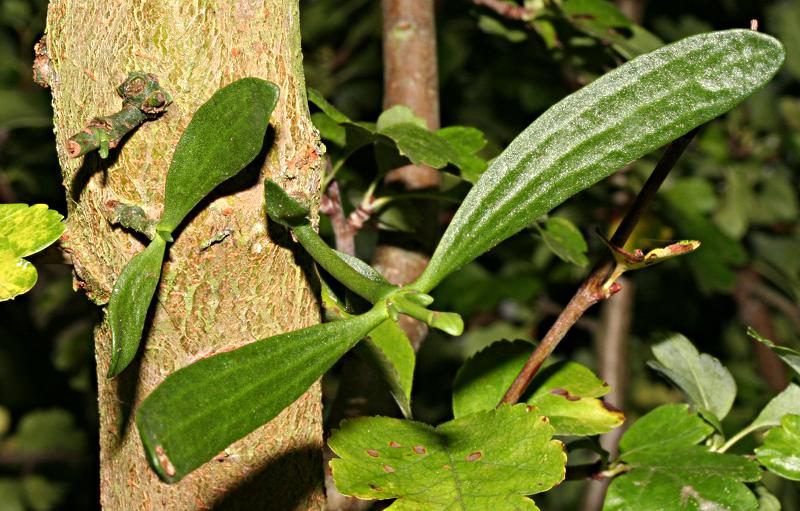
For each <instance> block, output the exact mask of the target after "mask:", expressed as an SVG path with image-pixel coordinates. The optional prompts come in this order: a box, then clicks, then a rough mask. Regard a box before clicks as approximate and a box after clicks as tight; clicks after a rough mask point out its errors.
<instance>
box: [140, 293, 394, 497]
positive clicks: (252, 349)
mask: <svg viewBox="0 0 800 511" xmlns="http://www.w3.org/2000/svg"><path fill="white" fill-rule="evenodd" d="M387 316H388V313H387V311H386V305H385V304H384V303H379V304H378V305H376V306H375V307H373V308H372V309H371V310H370V311H369V312H367V313H365V314H362V315H360V316H355V317H353V318H350V319H347V320H342V321H335V322H333V323H325V324H321V325H315V326H312V327H308V328H303V329H301V330H296V331H294V332H288V333H285V334H280V335H276V336H273V337H268V338H266V339H262V340H260V341H255V342H252V343H250V344H248V345H246V346H244V347H241V348H238V349H234V350H232V351H228V352H224V353H219V354H216V355H212V356H210V357H207V358H204V359H201V360H199V361H197V362H195V363H193V364H191V365H189V366H186V367H184V368H182V369H179V370H178V371H176V372H174V373H172V374H171V375H169V376H167V378H166V379H165V380H164V381H163V382H161V384H160V385H159V386H158V387H156V389H155V390H154V391H153V392H152V393H151V394H150V395H149V396H147V398H146V399H145V400H144V402H143V403H142V404H141V406H140V407H139V409H138V411H137V413H136V426H137V428H138V430H139V434H140V435H141V438H142V444H144V448H145V451H146V453H147V456H148V459H149V460H150V464H151V465H152V467H153V469H154V470H155V471H156V472H157V473H158V475H159V477H161V478H162V479H163V480H164V481H166V482H168V483H174V482H177V481H179V480H180V479H181V478H183V477H184V476H185V475H186V474H188V473H190V472H191V471H193V470H194V469H196V468H197V467H199V466H200V465H202V464H203V463H205V462H207V461H209V460H210V459H211V458H213V457H214V456H215V455H216V454H218V453H219V452H220V451H222V450H223V449H225V448H226V447H228V446H229V445H230V444H231V443H233V442H234V441H236V440H238V439H240V438H242V437H243V436H245V435H247V434H248V433H250V432H251V431H253V430H254V429H256V428H257V427H259V426H261V425H262V424H264V423H266V422H268V421H270V420H272V419H273V418H274V417H275V416H276V415H278V414H279V413H280V412H281V410H283V409H284V408H286V407H287V406H289V405H290V404H292V402H293V401H294V400H296V399H297V398H298V397H300V395H302V394H303V392H305V391H306V390H308V387H309V386H311V384H313V383H314V382H315V381H316V380H317V379H318V378H319V377H320V376H322V374H323V373H324V372H325V371H327V370H328V369H330V367H331V366H332V365H333V364H334V363H335V362H336V361H337V360H338V359H339V358H341V356H342V355H344V354H345V353H346V352H347V351H348V350H349V349H350V348H352V347H353V346H354V345H355V344H356V343H357V342H358V341H359V340H361V339H362V338H363V337H364V336H365V335H367V333H368V332H369V331H370V330H372V329H374V328H375V327H376V326H378V325H379V324H380V323H382V322H383V321H384V320H385V319H386V318H387Z"/></svg>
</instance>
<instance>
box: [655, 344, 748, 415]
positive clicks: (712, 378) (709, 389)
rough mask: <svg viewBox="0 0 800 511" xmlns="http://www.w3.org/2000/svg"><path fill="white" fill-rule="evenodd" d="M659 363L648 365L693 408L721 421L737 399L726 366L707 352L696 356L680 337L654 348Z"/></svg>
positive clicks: (733, 382)
mask: <svg viewBox="0 0 800 511" xmlns="http://www.w3.org/2000/svg"><path fill="white" fill-rule="evenodd" d="M653 354H654V355H655V357H656V359H657V360H658V362H652V361H651V362H648V365H649V366H650V367H652V368H653V369H655V370H656V371H658V372H659V373H661V374H662V375H664V376H665V377H666V378H668V379H669V380H671V381H672V382H673V383H674V384H675V385H677V386H678V387H679V388H680V389H681V390H682V391H683V392H684V394H685V395H686V398H687V400H688V401H689V403H690V404H691V405H693V406H696V407H698V408H700V409H703V410H706V411H708V412H711V413H712V414H713V415H714V416H715V417H716V418H717V419H719V420H722V419H724V418H725V416H726V415H728V412H729V411H730V410H731V407H732V406H733V400H734V399H736V382H735V381H734V380H733V376H732V375H731V373H730V371H728V370H727V369H726V368H725V366H723V365H722V363H721V362H720V361H719V360H718V359H717V358H716V357H712V356H711V355H709V354H707V353H699V352H698V351H697V348H695V347H694V344H692V343H691V341H689V339H687V338H686V337H684V336H683V335H681V334H671V335H670V336H669V337H668V338H667V339H665V340H663V341H661V342H659V343H658V344H656V345H655V346H653Z"/></svg>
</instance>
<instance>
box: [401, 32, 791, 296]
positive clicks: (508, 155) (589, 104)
mask: <svg viewBox="0 0 800 511" xmlns="http://www.w3.org/2000/svg"><path fill="white" fill-rule="evenodd" d="M783 59H784V50H783V47H782V46H781V44H780V43H779V42H778V41H777V40H776V39H774V38H772V37H770V36H768V35H765V34H761V33H758V32H754V31H752V30H728V31H722V32H712V33H708V34H701V35H697V36H693V37H689V38H686V39H683V40H681V41H678V42H676V43H674V44H671V45H668V46H665V47H663V48H659V49H658V50H656V51H654V52H651V53H648V54H646V55H642V56H640V57H637V58H635V59H633V60H631V61H629V62H627V63H625V64H623V65H621V66H619V67H618V68H616V69H614V70H613V71H611V72H609V73H607V74H606V75H604V76H602V77H601V78H598V79H597V80H595V81H593V82H592V83H590V84H589V85H587V86H586V87H584V88H582V89H581V90H579V91H577V92H575V93H573V94H571V95H570V96H568V97H566V98H564V99H563V100H561V101H559V102H558V103H557V104H556V105H554V106H552V107H551V108H550V109H549V110H548V111H547V112H545V113H544V114H542V115H541V116H539V118H538V119H536V121H534V122H533V124H531V125H530V126H529V127H528V128H527V129H525V131H523V132H522V133H521V134H520V135H519V136H518V137H517V138H516V139H515V140H514V141H513V142H512V143H511V145H509V146H508V147H507V148H506V149H505V151H503V152H502V153H501V154H500V156H498V157H497V158H495V159H494V160H492V162H491V164H490V165H489V168H488V169H487V170H486V172H484V174H483V175H482V176H481V178H480V180H479V181H478V183H477V184H476V185H475V186H474V187H473V188H472V189H471V190H470V192H469V194H467V197H466V198H465V199H464V202H463V203H462V204H461V207H460V208H459V209H458V211H457V212H456V214H455V217H454V218H453V220H452V221H451V223H450V225H449V226H448V228H447V230H446V231H445V233H444V235H443V236H442V240H441V241H440V243H439V245H438V246H437V248H436V251H435V252H434V254H433V257H432V258H431V261H430V264H429V265H428V266H427V267H426V269H425V271H424V272H423V274H422V275H421V276H420V278H419V279H418V280H417V281H416V282H415V283H414V284H412V287H414V288H416V289H418V290H420V291H422V292H428V291H430V290H431V289H433V288H434V287H435V286H436V285H437V284H438V283H439V282H441V280H442V279H443V278H445V277H446V276H447V275H449V274H450V273H452V272H453V271H455V270H456V269H458V268H461V267H462V266H464V265H465V264H466V263H468V262H470V261H472V260H473V259H475V258H476V257H478V256H479V255H481V254H483V253H484V252H486V251H488V250H490V249H491V248H492V247H494V246H495V245H497V244H498V243H500V242H501V241H503V240H504V239H506V238H508V237H509V236H511V235H513V234H515V233H517V232H519V231H520V230H521V229H523V228H525V227H526V226H528V225H530V224H531V223H533V221H534V220H536V219H537V218H538V217H540V216H542V215H543V214H544V213H546V212H548V211H550V210H551V209H553V208H554V207H556V206H557V205H559V204H561V203H562V202H563V201H564V200H566V199H567V198H569V197H571V196H572V195H574V194H576V193H578V192H579V191H581V190H583V189H585V188H587V187H589V186H591V185H592V184H594V183H596V182H598V181H599V180H601V179H603V178H604V177H606V176H608V175H609V174H611V173H612V172H614V171H615V170H616V169H619V168H620V167H623V166H624V165H625V164H627V163H629V162H630V161H632V160H635V159H637V158H639V157H641V156H644V155H645V154H647V153H649V152H651V151H653V150H655V149H656V148H658V147H660V146H662V145H664V144H666V143H668V142H670V141H671V140H675V139H676V138H678V137H680V136H682V135H684V134H686V133H687V132H689V131H690V130H692V129H693V128H695V127H697V126H699V125H701V124H704V123H706V122H708V121H709V120H711V119H713V118H714V117H717V116H718V115H721V114H722V113H724V112H726V111H728V110H730V109H731V108H733V107H734V106H736V105H737V104H739V103H740V102H742V101H743V100H744V99H745V98H746V97H748V96H749V95H750V94H752V93H753V92H755V91H756V90H758V89H760V88H761V87H762V86H764V84H766V83H767V82H768V81H769V80H770V79H771V78H772V76H773V75H774V74H775V73H776V72H777V71H778V69H779V68H780V66H781V64H782V63H783Z"/></svg>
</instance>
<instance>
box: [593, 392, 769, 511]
mask: <svg viewBox="0 0 800 511" xmlns="http://www.w3.org/2000/svg"><path fill="white" fill-rule="evenodd" d="M711 432H712V428H711V426H709V425H708V424H706V423H705V422H704V421H703V420H702V419H701V418H700V417H698V416H697V415H696V414H693V413H690V412H689V407H688V405H684V404H675V405H664V406H660V407H658V408H656V409H655V410H653V411H652V412H650V413H648V414H647V415H645V416H644V417H642V418H641V419H639V420H638V421H637V422H636V423H635V424H634V425H633V426H631V428H630V429H629V430H628V431H627V432H626V433H625V434H624V435H623V437H622V439H621V441H620V456H619V460H618V461H617V463H619V462H620V461H621V462H622V463H624V464H625V465H626V468H627V469H628V471H627V472H625V473H624V474H622V475H620V476H618V477H617V478H615V479H614V480H613V482H612V483H611V486H610V487H609V489H608V493H607V495H606V500H605V504H604V506H603V510H604V511H623V510H631V509H635V510H637V511H662V510H665V509H670V510H671V509H676V510H677V509H687V510H688V509H729V510H737V511H750V510H752V511H755V510H756V509H758V502H757V500H756V497H755V495H753V493H752V492H751V491H750V490H749V489H748V488H747V486H746V485H745V484H743V483H745V482H755V481H758V480H759V479H760V478H761V470H760V469H759V467H758V464H757V463H755V462H753V461H750V460H748V459H747V458H745V457H743V456H735V455H731V454H717V453H713V452H709V451H708V449H707V448H706V447H703V446H699V445H696V444H697V443H699V442H701V441H702V440H704V439H705V438H706V437H707V436H708V435H709V434H710V433H711Z"/></svg>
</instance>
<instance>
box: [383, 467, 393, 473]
mask: <svg viewBox="0 0 800 511" xmlns="http://www.w3.org/2000/svg"><path fill="white" fill-rule="evenodd" d="M383 471H384V472H386V473H387V474H393V473H394V468H392V467H390V466H389V465H384V466H383Z"/></svg>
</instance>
